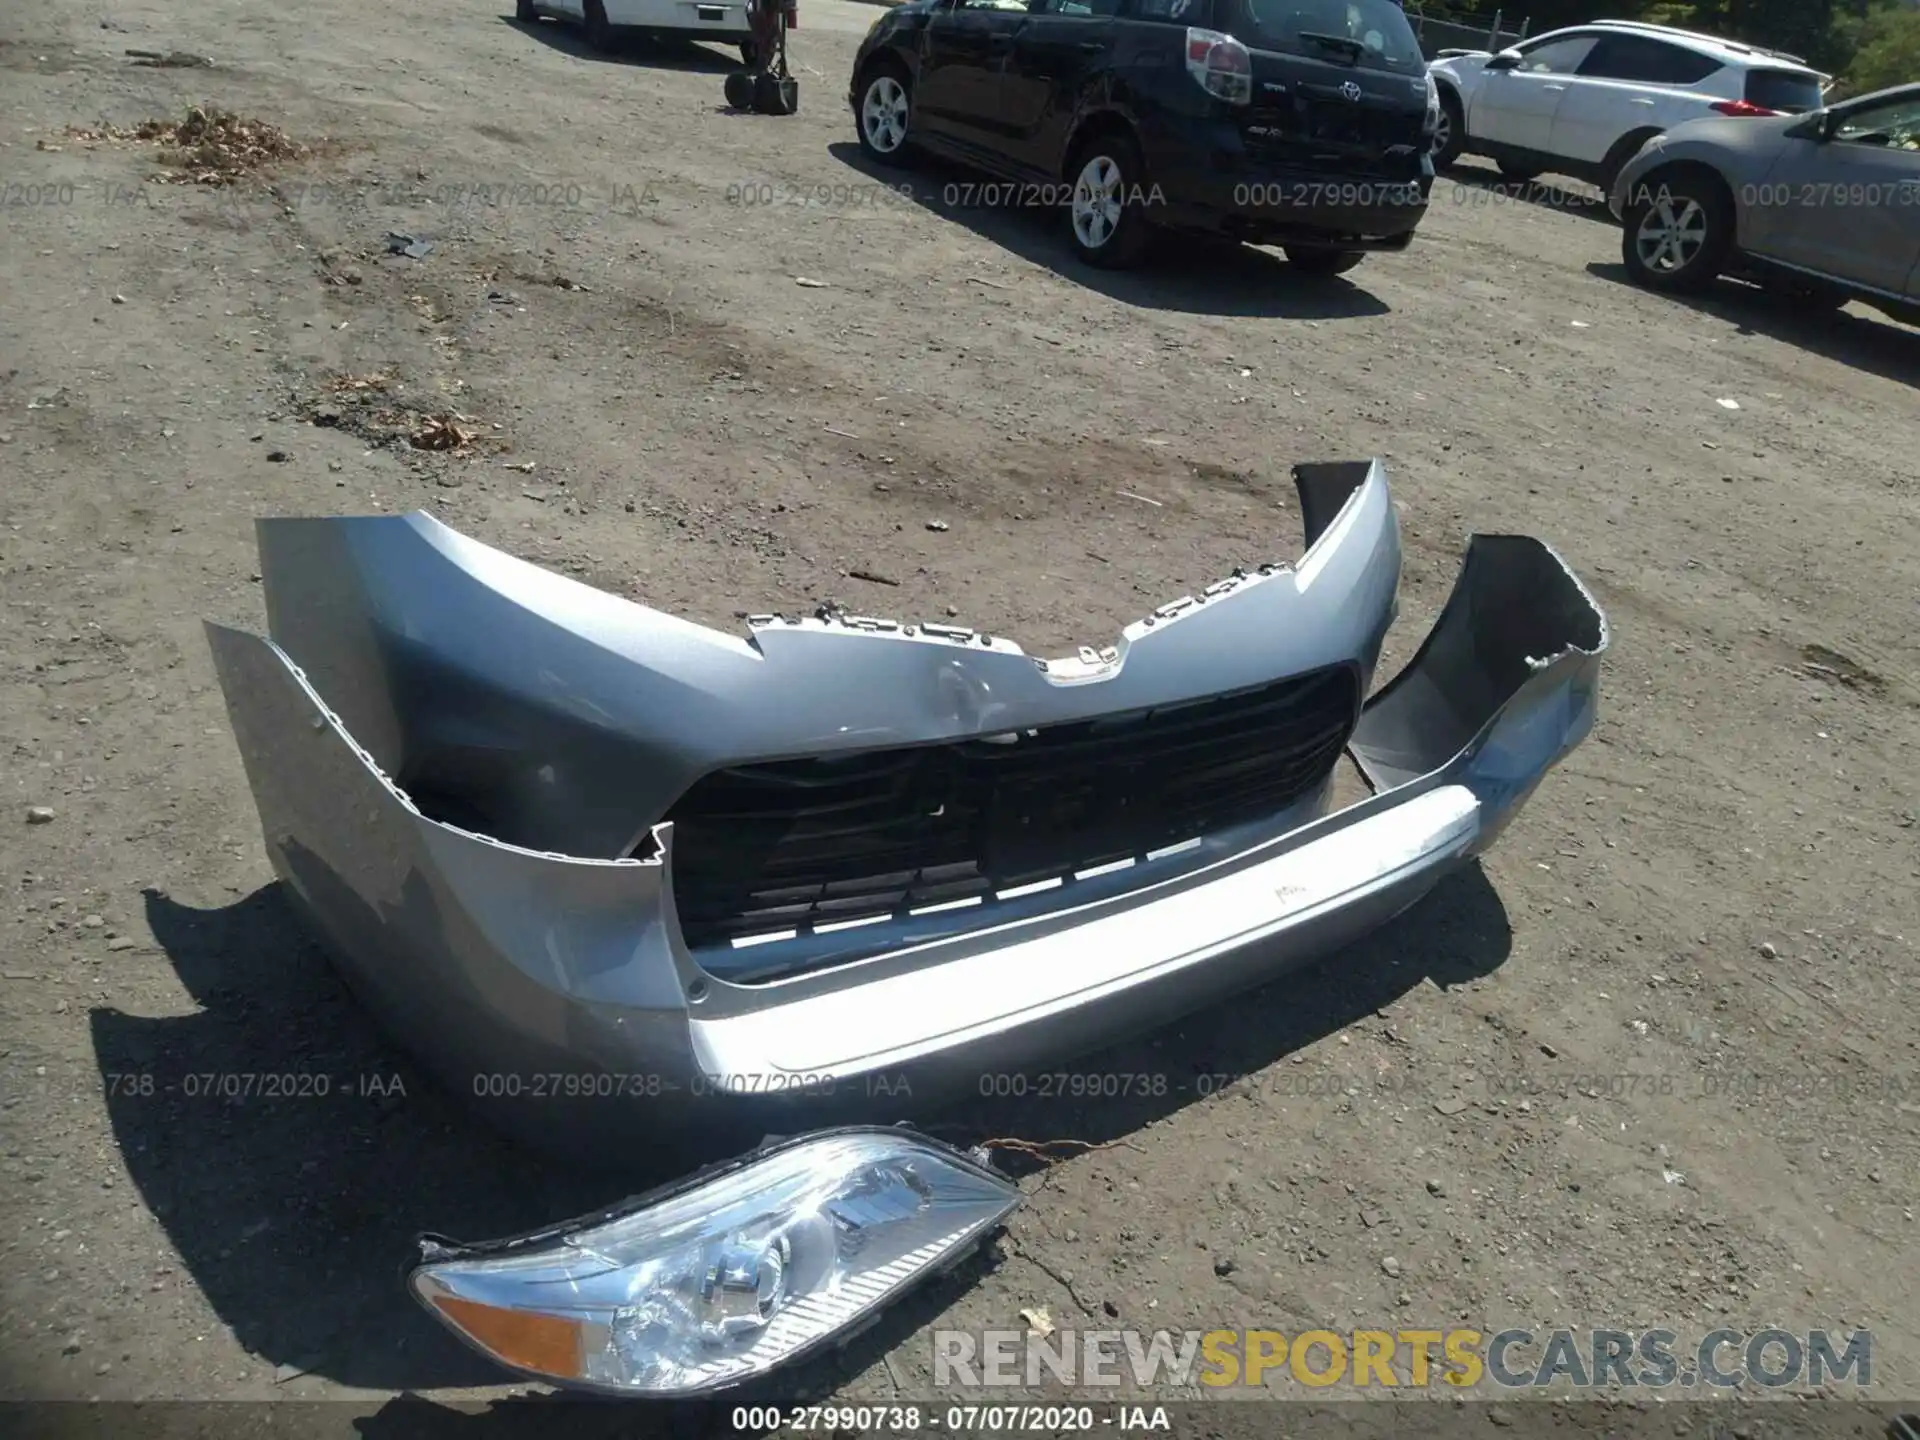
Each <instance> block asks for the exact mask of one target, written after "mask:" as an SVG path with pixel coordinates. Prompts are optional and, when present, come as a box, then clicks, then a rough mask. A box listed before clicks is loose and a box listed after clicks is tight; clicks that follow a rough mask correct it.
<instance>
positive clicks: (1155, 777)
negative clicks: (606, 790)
mask: <svg viewBox="0 0 1920 1440" xmlns="http://www.w3.org/2000/svg"><path fill="white" fill-rule="evenodd" d="M1359 701H1360V696H1359V684H1358V679H1357V676H1356V674H1355V672H1354V671H1353V669H1352V668H1351V667H1348V666H1336V667H1333V668H1330V669H1327V670H1321V671H1315V672H1313V673H1311V674H1308V675H1303V676H1296V677H1293V678H1290V679H1287V680H1284V681H1280V682H1278V683H1275V684H1271V685H1266V686H1262V687H1260V688H1258V689H1255V690H1250V691H1245V692H1242V693H1240V694H1236V695H1230V696H1218V697H1213V698H1209V699H1206V700H1200V701H1192V702H1188V703H1185V704H1181V705H1174V706H1162V707H1159V708H1157V709H1152V710H1143V711H1136V712H1132V713H1129V714H1124V715H1112V716H1102V717H1100V718H1098V719H1094V720H1083V721H1074V722H1071V723H1067V724H1061V725H1052V726H1047V727H1045V728H1043V729H1039V730H1029V731H1022V732H1020V733H1019V735H1018V736H1017V738H1015V739H1014V740H1012V741H1011V743H995V742H993V741H987V740H965V741H957V742H952V743H947V744H941V745H927V746H918V747H914V748H911V749H893V750H866V751H856V752H853V753H850V754H844V755H831V756H822V757H816V758H810V759H803V760H783V761H778V762H775V763H771V764H764V765H743V766H736V767H734V768H732V769H728V770H721V771H717V772H715V773H714V774H712V775H708V776H707V777H705V778H704V779H702V780H701V781H699V782H698V783H697V784H695V785H694V786H693V788H692V789H690V790H689V791H688V792H687V793H686V794H685V795H684V796H682V797H681V799H680V800H679V802H678V803H677V804H676V805H675V806H674V807H673V809H672V810H671V811H670V812H669V813H668V815H667V817H666V818H667V819H668V820H670V821H672V822H673V825H674V831H673V885H674V901H675V905H676V907H677V909H678V911H679V917H680V924H681V928H682V931H683V933H684V935H685V938H686V941H687V943H688V944H689V945H690V946H693V947H694V948H702V947H709V946H716V945H725V944H728V943H730V942H731V941H733V940H735V939H736V938H741V937H747V936H755V935H768V934H776V933H782V932H785V931H789V930H805V929H811V928H815V927H819V926H828V925H834V924H837V923H841V922H848V921H865V920H873V919H877V918H881V917H886V916H892V915H897V914H900V913H901V912H903V911H912V910H919V909H923V908H925V907H928V906H938V905H947V904H954V903H955V902H959V903H968V902H974V901H980V900H986V899H990V898H992V897H993V896H995V895H1002V896H1003V897H1004V892H1006V891H1008V890H1011V889H1016V888H1018V887H1020V886H1023V885H1034V884H1037V883H1038V882H1042V881H1050V880H1055V879H1058V878H1062V877H1066V878H1069V879H1070V878H1071V876H1072V874H1073V873H1075V872H1084V871H1086V870H1089V869H1092V868H1095V867H1098V866H1102V865H1112V864H1116V863H1122V864H1124V863H1125V862H1127V861H1130V860H1134V859H1138V858H1141V857H1144V856H1147V855H1149V854H1150V853H1151V852H1153V851H1155V850H1158V849H1164V848H1166V847H1170V846H1176V845H1179V844H1181V843H1183V842H1186V841H1190V840H1194V839H1196V838H1198V837H1200V836H1203V835H1206V834H1208V833H1211V832H1217V831H1219V830H1222V829H1225V828H1228V827H1230V826H1234V825H1239V824H1246V823H1249V822H1252V821H1257V820H1260V819H1263V818H1265V817H1267V816H1270V815H1274V814H1277V813H1279V812H1280V811H1282V810H1285V809H1286V808H1287V807H1289V806H1290V805H1292V804H1294V803H1296V802H1297V801H1299V800H1301V799H1302V798H1304V797H1305V796H1307V795H1308V794H1310V793H1311V792H1312V790H1313V789H1314V787H1315V786H1317V785H1318V784H1319V783H1320V782H1321V781H1322V780H1324V779H1325V778H1326V776H1327V774H1328V772H1329V771H1330V770H1331V769H1332V767H1333V764H1334V762H1335V761H1336V760H1337V759H1338V758H1339V755H1340V751H1341V749H1342V747H1343V746H1345V744H1346V742H1347V736H1348V734H1349V732H1350V731H1351V730H1352V728H1353V723H1354V719H1355V717H1356V715H1357V713H1358V710H1359Z"/></svg>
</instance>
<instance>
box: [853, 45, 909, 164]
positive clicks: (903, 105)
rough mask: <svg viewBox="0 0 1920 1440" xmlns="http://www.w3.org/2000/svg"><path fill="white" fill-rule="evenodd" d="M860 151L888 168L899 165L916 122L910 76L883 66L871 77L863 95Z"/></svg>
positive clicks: (889, 66) (893, 68) (869, 76)
mask: <svg viewBox="0 0 1920 1440" xmlns="http://www.w3.org/2000/svg"><path fill="white" fill-rule="evenodd" d="M858 119H859V124H860V148H861V149H862V150H864V151H865V152H866V153H867V154H868V155H870V156H872V157H873V158H874V159H875V160H878V161H880V162H881V163H882V164H884V165H897V164H899V163H900V161H901V160H902V159H904V158H905V156H906V152H907V128H908V126H909V124H910V123H911V122H912V120H913V95H912V91H911V89H910V84H909V81H908V80H907V77H906V75H905V74H904V73H903V72H902V71H900V70H898V69H896V68H895V67H894V66H892V65H883V66H881V67H880V68H879V69H877V70H874V71H872V72H871V73H870V74H868V76H867V86H866V89H864V90H862V91H861V92H860V113H859V116H858Z"/></svg>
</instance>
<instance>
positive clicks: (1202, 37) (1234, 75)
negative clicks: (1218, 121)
mask: <svg viewBox="0 0 1920 1440" xmlns="http://www.w3.org/2000/svg"><path fill="white" fill-rule="evenodd" d="M1187 73H1188V74H1189V75H1191V76H1193V78H1194V79H1195V81H1197V82H1198V83H1199V86H1200V88H1201V89H1202V90H1204V91H1206V92H1207V93H1208V94H1209V95H1211V96H1213V97H1214V98H1216V99H1219V100H1225V101H1226V102H1227V103H1228V104H1230V105H1247V104H1251V103H1252V101H1253V55H1252V54H1251V53H1250V52H1249V51H1248V49H1247V47H1246V46H1244V45H1242V44H1241V43H1240V42H1239V41H1238V40H1236V39H1234V38H1233V37H1232V36H1231V35H1222V34H1221V33H1220V32H1219V31H1218V30H1196V29H1194V28H1193V27H1192V26H1188V27H1187Z"/></svg>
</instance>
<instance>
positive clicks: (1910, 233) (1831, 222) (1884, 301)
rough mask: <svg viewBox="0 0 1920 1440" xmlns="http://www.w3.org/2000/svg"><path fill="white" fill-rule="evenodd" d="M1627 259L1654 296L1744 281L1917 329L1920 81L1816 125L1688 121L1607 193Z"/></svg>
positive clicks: (1828, 114) (1808, 119)
mask: <svg viewBox="0 0 1920 1440" xmlns="http://www.w3.org/2000/svg"><path fill="white" fill-rule="evenodd" d="M1608 204H1609V206H1610V207H1611V208H1612V210H1613V213H1614V215H1615V216H1616V217H1617V218H1618V219H1619V220H1620V221H1621V222H1622V224H1623V225H1624V227H1625V229H1624V234H1623V236H1622V240H1621V256H1622V258H1623V259H1624V260H1625V262H1626V267H1627V270H1628V272H1629V273H1630V274H1631V275H1632V276H1633V278H1634V279H1635V280H1636V281H1637V282H1639V283H1640V284H1642V285H1645V286H1647V287H1648V288H1650V289H1655V290H1666V291H1672V292H1687V291H1697V290H1700V289H1702V288H1703V287H1705V286H1706V285H1708V284H1709V283H1711V282H1712V280H1713V279H1714V277H1715V276H1717V275H1720V274H1723V273H1724V274H1733V275H1737V276H1740V277H1742V278H1746V279H1753V280H1757V281H1759V282H1761V283H1763V284H1766V285H1769V286H1773V287H1776V288H1780V289H1784V290H1787V291H1790V292H1792V293H1794V294H1796V295H1797V296H1799V297H1800V298H1801V299H1802V300H1803V301H1805V302H1807V303H1814V304H1827V305H1833V306H1839V305H1843V304H1845V303H1846V302H1847V301H1849V300H1860V301H1863V302H1865V303H1866V304H1868V305H1872V306H1874V307H1876V308H1877V309H1880V310H1882V311H1884V312H1885V313H1886V314H1888V315H1891V316H1893V317H1894V318H1896V319H1900V320H1905V321H1907V322H1909V323H1920V84H1916V85H1902V86H1899V87H1896V88H1895V89H1892V90H1881V91H1878V92H1876V93H1874V94H1872V95H1863V96H1861V97H1859V98H1858V99H1854V100H1849V101H1847V102H1845V103H1844V104H1840V105H1834V106H1830V107H1828V108H1826V109H1823V110H1816V111H1814V112H1813V113H1812V114H1810V115H1797V116H1779V117H1775V118H1771V119H1754V118H1746V117H1743V118H1738V119H1733V118H1726V119H1722V118H1718V117H1715V118H1712V119H1705V120H1694V121H1689V122H1688V123H1687V124H1684V125H1677V126H1675V127H1674V128H1673V129H1671V130H1669V131H1667V132H1666V133H1665V134H1663V135H1658V136H1656V137H1654V138H1653V139H1652V140H1649V141H1648V142H1647V144H1646V145H1645V146H1644V147H1643V148H1642V149H1641V151H1640V153H1639V154H1638V155H1636V156H1634V158H1633V159H1632V160H1630V161H1629V162H1628V163H1627V165H1626V167H1625V168H1624V169H1623V170H1621V172H1620V175H1619V178H1618V179H1617V180H1616V181H1615V182H1614V185H1613V188H1612V192H1611V194H1610V195H1609V196H1608Z"/></svg>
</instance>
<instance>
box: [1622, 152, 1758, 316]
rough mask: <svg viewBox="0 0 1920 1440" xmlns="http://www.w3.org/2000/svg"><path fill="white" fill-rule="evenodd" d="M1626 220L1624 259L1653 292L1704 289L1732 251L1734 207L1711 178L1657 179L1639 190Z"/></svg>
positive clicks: (1683, 175) (1688, 175)
mask: <svg viewBox="0 0 1920 1440" xmlns="http://www.w3.org/2000/svg"><path fill="white" fill-rule="evenodd" d="M1622 219H1623V221H1624V223H1623V225H1622V233H1621V239H1620V258H1621V260H1622V261H1623V262H1624V263H1625V265H1626V267H1627V273H1628V274H1629V275H1631V276H1632V277H1633V279H1634V280H1635V281H1636V282H1637V283H1639V284H1641V285H1645V286H1646V287H1647V288H1648V289H1651V290H1667V291H1672V292H1675V293H1683V292H1687V291H1694V290H1702V289H1705V288H1706V287H1707V286H1708V285H1710V284H1712V283H1713V279H1714V277H1715V276H1716V275H1718V274H1719V273H1720V268H1721V266H1722V265H1724V264H1725V263H1726V259H1727V256H1728V254H1729V253H1730V252H1731V251H1732V249H1733V206H1732V204H1731V203H1729V201H1728V198H1727V193H1726V187H1725V186H1723V185H1722V184H1721V183H1720V182H1719V181H1718V180H1717V179H1714V178H1712V177H1709V176H1705V175H1700V174H1692V173H1688V172H1686V171H1682V172H1680V173H1678V174H1666V175H1660V174H1656V175H1652V176H1650V177H1648V178H1647V179H1646V180H1643V181H1642V182H1640V184H1638V185H1637V186H1635V187H1634V193H1633V196H1632V197H1631V199H1630V200H1629V201H1628V203H1627V205H1626V207H1625V213H1624V215H1623V217H1622Z"/></svg>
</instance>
